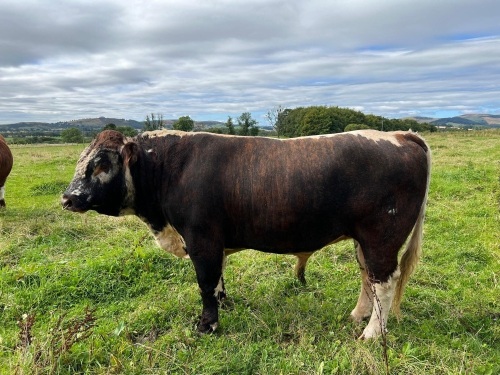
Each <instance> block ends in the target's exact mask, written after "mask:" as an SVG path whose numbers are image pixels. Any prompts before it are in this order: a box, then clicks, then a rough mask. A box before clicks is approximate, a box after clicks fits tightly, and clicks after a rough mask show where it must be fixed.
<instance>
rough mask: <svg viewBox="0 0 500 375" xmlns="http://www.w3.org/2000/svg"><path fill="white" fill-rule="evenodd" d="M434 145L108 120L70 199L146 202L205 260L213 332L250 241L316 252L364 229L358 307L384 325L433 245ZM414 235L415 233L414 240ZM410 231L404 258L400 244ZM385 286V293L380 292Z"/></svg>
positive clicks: (142, 212) (106, 208)
mask: <svg viewBox="0 0 500 375" xmlns="http://www.w3.org/2000/svg"><path fill="white" fill-rule="evenodd" d="M430 164H431V159H430V149H429V148H428V146H427V145H426V143H425V142H424V140H423V139H422V138H421V137H419V136H418V135H416V134H414V133H412V132H393V133H384V132H377V131H371V130H369V131H356V132H350V133H341V134H335V135H325V136H312V137H303V138H295V139H287V140H279V139H271V138H261V137H238V136H224V135H215V134H209V133H184V132H175V131H155V132H146V133H144V134H142V135H139V136H137V137H134V138H127V137H124V136H123V135H122V134H120V133H118V132H114V131H104V132H102V133H100V134H99V135H98V136H97V138H96V139H94V141H93V142H92V143H91V144H90V145H89V146H88V147H87V148H86V149H85V150H84V151H83V153H82V154H81V156H80V159H79V161H78V163H77V167H76V172H75V176H74V178H73V180H72V182H71V183H70V185H69V187H68V189H67V190H66V191H65V193H64V194H63V197H62V202H61V203H62V205H63V207H64V208H65V209H67V210H70V211H75V212H85V211H87V210H95V211H97V212H99V213H102V214H106V215H111V216H120V215H126V214H134V215H136V216H138V217H139V218H140V219H141V220H143V221H144V222H145V223H146V224H147V225H148V227H149V228H150V229H151V231H152V232H153V234H154V236H155V237H156V239H157V242H158V244H159V245H160V246H161V247H162V248H164V249H165V250H167V251H170V252H172V253H174V254H175V255H177V256H179V257H189V258H190V259H191V261H192V262H193V264H194V268H195V271H196V276H197V280H198V284H199V287H200V293H201V297H202V302H203V310H202V314H201V317H200V320H199V322H198V330H199V331H201V332H211V331H214V330H215V329H216V328H217V326H218V302H219V300H220V299H221V298H223V297H224V296H225V288H224V282H223V277H222V276H223V269H224V265H225V260H226V256H227V255H229V254H231V253H233V252H235V251H239V250H241V249H246V248H248V249H256V250H260V251H264V252H269V253H278V254H286V253H290V254H294V255H296V256H297V257H298V258H299V262H298V266H297V268H296V272H297V273H298V276H299V277H301V278H303V273H304V267H305V263H306V261H307V258H308V257H309V256H310V254H312V253H313V252H314V251H316V250H318V249H321V248H322V247H324V246H326V245H328V244H331V243H334V242H337V241H340V240H343V239H347V238H352V239H354V240H355V243H356V250H357V259H358V262H359V264H360V268H361V279H362V280H361V292H360V295H359V299H358V302H357V304H356V307H355V308H354V310H353V311H352V312H351V317H352V318H353V319H354V320H355V321H357V322H360V321H361V320H363V319H364V318H367V317H370V316H371V318H370V320H369V323H368V325H367V326H366V328H365V329H364V331H363V334H362V335H361V338H372V337H376V336H378V335H380V333H381V332H382V330H385V328H386V322H387V316H388V312H389V309H390V307H391V305H392V306H393V308H394V310H395V311H398V308H399V303H400V300H401V297H402V294H403V290H404V286H405V284H406V282H407V281H408V278H409V276H410V274H411V273H412V271H413V269H414V267H415V265H416V263H417V261H418V259H419V257H420V252H421V240H422V227H423V220H424V214H425V206H426V200H427V193H428V189H429V178H430ZM407 239H408V241H406V240H407ZM405 241H406V242H407V245H406V248H405V251H404V252H403V255H402V257H401V260H400V262H399V265H398V252H399V250H400V248H401V247H402V246H403V244H404V243H405ZM374 295H375V296H376V300H377V303H373V300H374Z"/></svg>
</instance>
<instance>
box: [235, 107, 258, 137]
mask: <svg viewBox="0 0 500 375" xmlns="http://www.w3.org/2000/svg"><path fill="white" fill-rule="evenodd" d="M238 126H239V127H240V131H239V134H240V135H253V136H255V135H258V134H259V128H258V127H257V121H256V120H254V119H253V118H252V115H251V114H250V112H244V113H242V114H241V116H240V117H238Z"/></svg>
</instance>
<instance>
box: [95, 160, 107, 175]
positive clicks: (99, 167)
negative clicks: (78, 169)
mask: <svg viewBox="0 0 500 375" xmlns="http://www.w3.org/2000/svg"><path fill="white" fill-rule="evenodd" d="M110 169H111V165H110V164H109V163H99V164H98V165H97V166H96V167H95V169H94V172H93V173H92V175H93V176H97V175H100V174H101V173H109V170H110Z"/></svg>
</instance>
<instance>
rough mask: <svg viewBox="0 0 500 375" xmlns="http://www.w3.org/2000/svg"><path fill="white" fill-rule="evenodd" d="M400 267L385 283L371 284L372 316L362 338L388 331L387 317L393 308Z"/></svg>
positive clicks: (373, 336) (372, 336)
mask: <svg viewBox="0 0 500 375" xmlns="http://www.w3.org/2000/svg"><path fill="white" fill-rule="evenodd" d="M399 275H400V272H399V269H396V271H394V273H393V274H392V275H391V276H390V277H389V279H388V280H387V281H386V282H384V283H374V284H373V285H372V286H371V292H372V295H373V300H374V302H373V310H372V316H371V317H370V321H369V322H368V325H367V326H366V328H365V329H364V331H363V334H362V335H361V336H360V339H370V338H375V337H377V336H379V335H380V334H381V333H382V332H384V333H385V331H386V324H387V317H388V316H389V310H390V309H391V305H392V300H393V299H394V291H395V289H396V285H397V282H398V279H399Z"/></svg>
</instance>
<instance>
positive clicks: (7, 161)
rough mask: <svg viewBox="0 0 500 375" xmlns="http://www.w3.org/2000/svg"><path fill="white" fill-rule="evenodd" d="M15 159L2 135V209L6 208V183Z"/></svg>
mask: <svg viewBox="0 0 500 375" xmlns="http://www.w3.org/2000/svg"><path fill="white" fill-rule="evenodd" d="M13 162H14V158H13V157H12V152H11V151H10V148H9V146H8V145H7V142H6V141H5V138H4V137H2V136H1V135H0V208H2V207H5V206H6V205H5V181H7V177H8V176H9V173H10V171H11V170H12V164H13Z"/></svg>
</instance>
